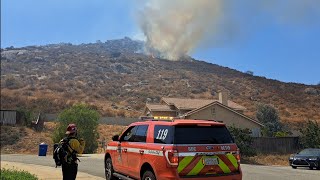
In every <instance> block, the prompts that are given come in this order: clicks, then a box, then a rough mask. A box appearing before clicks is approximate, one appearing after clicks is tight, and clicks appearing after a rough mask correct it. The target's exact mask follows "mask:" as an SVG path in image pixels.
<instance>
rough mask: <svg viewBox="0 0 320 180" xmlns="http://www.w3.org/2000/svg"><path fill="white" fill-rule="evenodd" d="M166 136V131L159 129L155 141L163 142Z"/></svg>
mask: <svg viewBox="0 0 320 180" xmlns="http://www.w3.org/2000/svg"><path fill="white" fill-rule="evenodd" d="M167 135H168V129H159V131H158V135H157V137H156V139H160V140H165V139H166V137H167Z"/></svg>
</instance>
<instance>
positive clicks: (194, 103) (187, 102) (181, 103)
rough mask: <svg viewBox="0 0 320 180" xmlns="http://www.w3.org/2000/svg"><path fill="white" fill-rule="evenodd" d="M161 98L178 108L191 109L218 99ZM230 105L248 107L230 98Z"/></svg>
mask: <svg viewBox="0 0 320 180" xmlns="http://www.w3.org/2000/svg"><path fill="white" fill-rule="evenodd" d="M161 100H162V101H164V102H165V103H166V104H168V105H174V106H176V107H177V108H178V109H189V110H192V109H197V108H200V107H203V106H206V105H208V104H210V103H213V102H216V101H218V100H215V99H184V98H167V97H163V98H162V99H161ZM228 106H229V107H230V108H232V109H235V110H245V109H246V108H245V107H243V106H241V105H239V104H237V103H235V102H233V101H230V100H228Z"/></svg>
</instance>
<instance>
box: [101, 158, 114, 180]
mask: <svg viewBox="0 0 320 180" xmlns="http://www.w3.org/2000/svg"><path fill="white" fill-rule="evenodd" d="M104 167H105V175H106V180H114V179H115V177H114V176H113V173H114V170H113V166H112V160H111V158H107V160H106V162H105V165H104Z"/></svg>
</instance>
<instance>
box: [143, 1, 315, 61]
mask: <svg viewBox="0 0 320 180" xmlns="http://www.w3.org/2000/svg"><path fill="white" fill-rule="evenodd" d="M319 5H320V1H318V0H266V1H257V0H241V2H239V1H237V0H147V1H145V3H144V4H143V8H142V10H141V11H140V13H139V16H138V21H139V25H140V27H141V29H142V31H143V33H144V35H145V36H146V51H147V52H148V53H149V54H153V55H156V56H159V57H162V58H166V59H170V60H178V59H179V58H180V57H183V56H185V55H187V54H189V53H191V52H192V50H194V49H195V48H196V47H197V46H199V45H203V44H205V46H219V44H223V43H225V42H224V41H230V40H231V41H232V40H233V39H236V38H239V37H240V36H242V35H243V32H247V31H250V29H249V30H248V29H246V27H247V24H246V23H254V21H255V20H256V19H254V18H256V17H259V16H260V15H262V16H263V15H267V16H268V17H269V18H268V19H270V20H274V21H277V22H279V23H283V22H286V23H287V22H289V23H292V22H303V23H304V22H307V21H310V18H311V19H312V18H316V17H319V16H318V15H319V13H318V12H319V11H320V9H319V7H320V6H319ZM244 12H245V13H244ZM243 13H244V14H245V18H246V19H243V17H242V16H244V15H243ZM247 34H250V32H249V33H247Z"/></svg>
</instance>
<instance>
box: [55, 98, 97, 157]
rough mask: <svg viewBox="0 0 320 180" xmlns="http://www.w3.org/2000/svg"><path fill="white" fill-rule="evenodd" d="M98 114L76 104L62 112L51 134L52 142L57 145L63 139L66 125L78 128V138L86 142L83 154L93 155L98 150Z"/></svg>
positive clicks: (85, 106) (87, 107)
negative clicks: (73, 125)
mask: <svg viewBox="0 0 320 180" xmlns="http://www.w3.org/2000/svg"><path fill="white" fill-rule="evenodd" d="M98 120H99V113H98V112H97V111H96V110H94V109H92V108H91V107H89V106H88V105H85V104H76V105H74V106H72V107H70V108H67V109H65V110H63V111H62V112H61V113H60V114H59V116H58V121H59V124H58V126H57V128H56V130H55V132H54V134H53V137H52V139H53V142H55V143H58V142H59V141H60V140H61V139H62V138H63V137H65V132H66V129H67V126H68V124H71V123H74V124H76V125H77V127H78V137H79V138H83V139H84V140H85V141H86V146H85V149H84V153H93V152H95V150H96V149H97V148H98V142H97V139H98V137H99V135H98V132H97V127H98Z"/></svg>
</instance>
